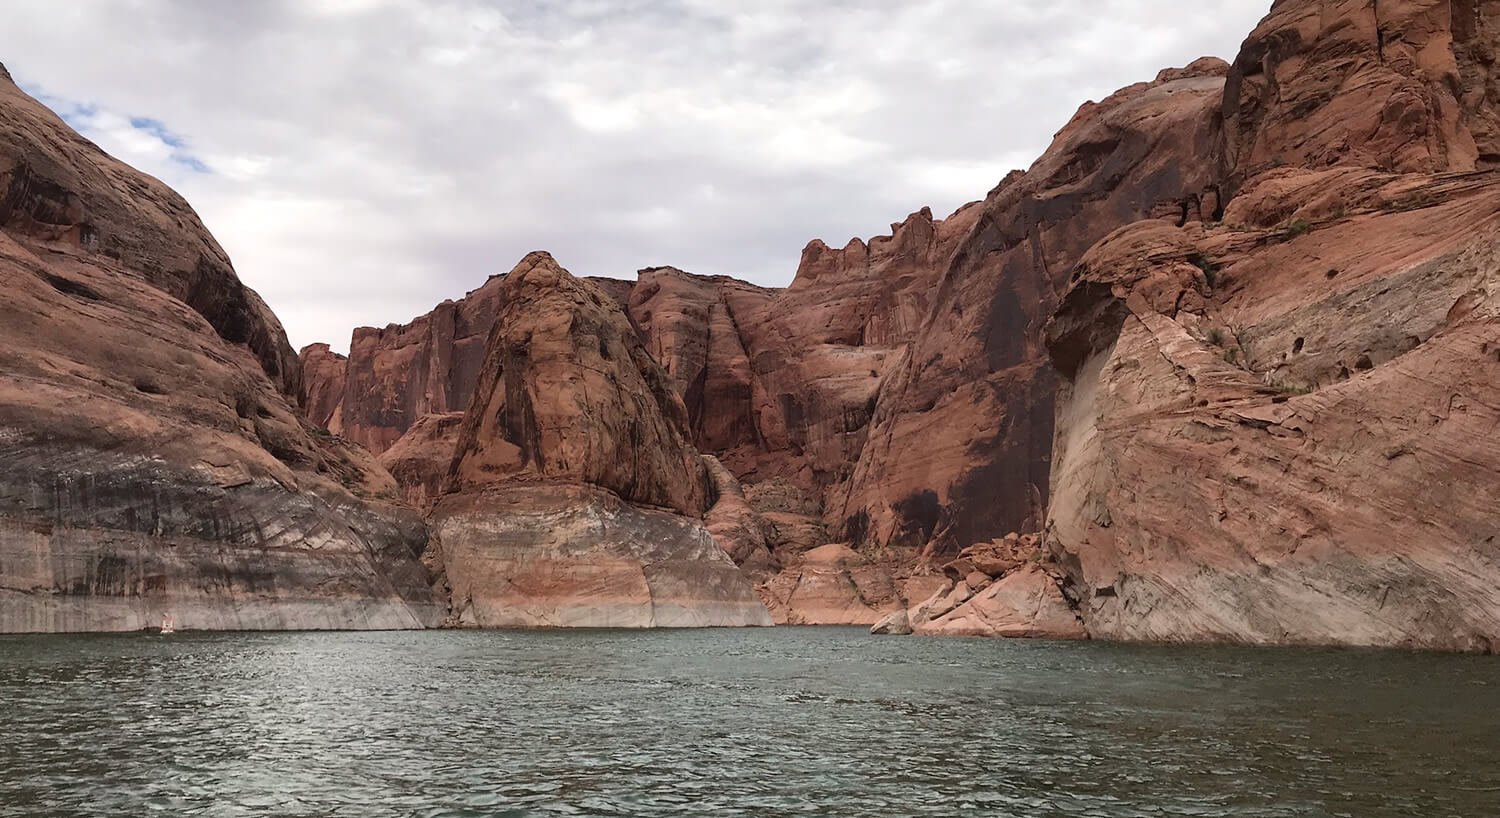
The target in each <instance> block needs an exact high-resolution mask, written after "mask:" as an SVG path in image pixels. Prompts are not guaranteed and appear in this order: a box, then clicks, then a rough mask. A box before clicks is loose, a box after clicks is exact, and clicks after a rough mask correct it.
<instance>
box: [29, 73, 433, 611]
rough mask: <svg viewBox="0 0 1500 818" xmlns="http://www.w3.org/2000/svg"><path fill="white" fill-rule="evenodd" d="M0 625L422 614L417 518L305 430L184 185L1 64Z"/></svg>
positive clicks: (382, 480) (262, 334) (421, 530)
mask: <svg viewBox="0 0 1500 818" xmlns="http://www.w3.org/2000/svg"><path fill="white" fill-rule="evenodd" d="M0 110H3V112H4V116H3V117H0V290H3V291H4V294H5V295H4V297H3V298H0V631H4V632H11V631H87V630H130V629H136V628H141V627H148V626H151V625H154V624H157V623H159V622H160V621H161V618H162V616H163V615H164V614H170V615H172V616H173V617H175V619H176V620H177V623H178V625H179V626H180V627H185V628H233V629H258V628H274V629H291V628H411V627H422V626H423V625H425V624H436V622H437V621H439V620H440V619H441V617H442V605H441V603H440V601H439V600H438V599H437V598H436V597H434V595H433V593H432V591H431V588H430V585H429V581H430V577H429V576H428V575H427V572H426V570H425V569H424V568H423V567H422V565H421V563H420V562H419V561H418V557H419V555H420V553H421V549H422V547H423V545H424V543H425V541H426V532H425V527H424V524H423V522H422V520H421V518H420V517H419V516H418V515H416V514H414V513H412V512H411V511H409V510H404V509H400V508H396V507H394V506H390V505H388V504H386V503H385V502H384V500H383V498H385V497H392V496H394V495H395V492H396V484H395V482H394V481H393V480H392V479H391V478H390V476H389V475H388V474H386V473H385V472H384V471H383V470H382V469H380V467H379V466H378V465H376V464H375V463H374V462H373V460H371V459H370V458H369V456H368V455H367V454H365V453H363V452H361V451H358V450H356V449H351V448H349V447H346V446H344V445H343V444H342V443H340V442H339V441H337V440H335V439H333V438H331V437H327V436H324V435H320V434H317V433H315V432H314V430H312V429H310V428H308V427H307V426H306V425H305V424H304V423H303V421H302V420H301V419H300V418H299V416H298V410H297V407H296V405H295V404H296V399H295V396H296V395H297V394H298V392H299V390H300V388H301V367H300V365H299V363H298V359H297V358H296V357H295V356H294V355H293V354H292V352H291V349H290V347H289V346H288V345H287V342H286V338H285V335H284V333H283V331H282V328H281V325H280V324H279V323H278V322H277V320H276V317H275V316H274V315H273V314H272V313H271V311H270V310H269V309H267V308H266V306H265V304H264V303H262V301H261V300H260V298H259V297H258V296H257V295H256V294H255V293H254V292H253V291H251V290H250V289H248V288H246V287H245V286H244V285H243V284H242V283H240V281H239V280H238V279H237V278H236V277H235V274H234V271H233V269H232V268H231V267H230V263H229V259H228V257H227V256H226V255H225V254H224V251H223V250H222V249H220V247H219V246H218V244H217V243H215V242H214V240H213V238H212V237H211V236H209V234H208V232H207V231H206V230H205V229H204V228H203V225H202V224H201V222H200V221H199V220H198V217H197V216H196V215H195V214H194V213H193V211H192V209H191V208H189V207H188V205H187V203H186V202H184V201H183V200H182V198H181V197H180V196H178V195H177V194H175V193H173V192H172V191H171V190H169V189H167V188H166V187H165V186H163V185H162V184H161V183H159V182H157V181H156V180H154V179H151V178H150V177H147V176H145V175H143V174H141V173H138V172H136V171H134V170H132V169H131V168H128V167H126V166H125V165H123V164H121V163H119V162H117V161H115V160H113V159H111V158H110V157H109V156H107V155H105V154H104V153H103V152H101V151H100V150H99V149H98V148H97V147H95V146H94V145H93V144H92V143H90V142H88V141H87V140H85V139H83V138H82V137H80V136H79V135H78V134H77V133H75V132H74V131H73V130H72V129H70V128H69V127H68V126H67V125H66V124H64V123H63V122H62V121H61V120H60V119H58V118H57V117H56V116H55V115H54V114H52V112H50V111H48V110H47V109H46V108H45V107H43V106H42V105H40V104H39V103H37V102H36V101H35V100H33V99H31V98H30V97H28V96H26V95H25V94H24V93H22V92H21V91H20V90H19V89H18V88H16V87H15V85H13V84H12V83H11V82H10V80H9V78H8V76H7V77H4V78H3V79H0Z"/></svg>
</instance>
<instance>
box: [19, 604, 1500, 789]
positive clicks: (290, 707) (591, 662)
mask: <svg viewBox="0 0 1500 818" xmlns="http://www.w3.org/2000/svg"><path fill="white" fill-rule="evenodd" d="M1497 693H1500V660H1497V659H1494V658H1485V657H1462V656H1443V655H1427V654H1408V653H1377V652H1362V651H1336V650H1260V649H1241V648H1164V647H1144V646H1121V645H1103V644H1091V643H1077V644H1067V643H1064V644H1055V643H1054V644H1049V643H1035V642H1005V641H984V640H959V639H951V640H930V639H917V638H905V639H899V638H884V639H882V638H876V637H870V636H867V635H865V634H864V633H862V632H861V631H859V630H855V629H843V628H778V629H774V630H750V631H686V632H666V631H660V632H644V633H634V632H614V631H580V632H550V633H478V632H441V633H431V632H429V633H391V634H181V633H179V634H177V635H176V636H172V637H160V636H154V635H153V636H147V635H129V636H47V637H5V638H0V815H5V816H10V815H47V816H54V815H128V816H139V815H146V814H150V813H153V812H156V813H160V814H164V815H210V816H238V815H318V816H345V815H347V816H387V815H389V816H408V815H413V816H532V815H536V816H550V815H598V816H658V815H684V816H687V815H744V816H785V815H808V816H812V815H819V816H825V815H826V816H833V815H838V816H846V815H847V816H853V815H860V816H866V815H867V816H901V815H956V814H971V815H1001V816H1028V818H1029V816H1100V817H1101V818H1117V817H1119V818H1123V817H1125V816H1179V815H1181V816H1325V815H1326V816H1337V815H1347V816H1352V817H1353V818H1379V817H1380V816H1424V817H1425V816H1463V818H1472V817H1473V816H1486V815H1495V814H1500V812H1497V810H1500V729H1497V728H1500V695H1497Z"/></svg>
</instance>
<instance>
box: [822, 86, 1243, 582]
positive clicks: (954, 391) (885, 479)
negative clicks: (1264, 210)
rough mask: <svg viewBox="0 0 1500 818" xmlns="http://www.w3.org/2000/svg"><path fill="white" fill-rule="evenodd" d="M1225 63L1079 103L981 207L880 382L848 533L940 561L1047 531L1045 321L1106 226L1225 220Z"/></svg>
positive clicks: (1049, 382)
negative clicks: (977, 546) (1220, 124)
mask: <svg viewBox="0 0 1500 818" xmlns="http://www.w3.org/2000/svg"><path fill="white" fill-rule="evenodd" d="M1225 71H1226V66H1225V64H1224V63H1223V62H1222V61H1217V60H1201V61H1199V62H1197V63H1194V64H1193V65H1191V66H1189V67H1188V68H1186V69H1180V70H1177V71H1172V72H1163V75H1162V77H1160V78H1158V79H1157V80H1156V81H1155V82H1151V83H1141V84H1137V85H1133V86H1130V87H1128V88H1125V89H1123V90H1121V91H1119V92H1117V93H1116V94H1114V95H1112V96H1111V97H1109V98H1108V99H1106V100H1104V101H1103V102H1101V103H1097V104H1095V103H1089V104H1086V105H1084V106H1083V107H1082V108H1080V109H1079V111H1078V113H1077V114H1076V115H1075V116H1074V117H1073V120H1072V121H1071V122H1070V123H1068V125H1067V126H1066V127H1065V128H1063V130H1062V131H1061V132H1060V133H1059V134H1058V135H1057V137H1056V138H1055V139H1054V141H1053V143H1052V146H1051V147H1049V148H1048V150H1047V152H1046V153H1045V154H1043V155H1042V157H1041V158H1040V159H1039V160H1037V162H1036V163H1035V164H1034V165H1032V167H1031V169H1030V170H1028V171H1026V172H1025V173H1019V172H1017V173H1012V174H1011V175H1010V176H1009V177H1007V178H1006V179H1005V181H1003V182H1001V184H1000V186H999V187H997V188H995V189H994V190H993V191H991V192H990V195H989V197H988V198H986V199H985V201H984V202H983V203H982V204H980V205H978V206H976V207H974V208H971V210H972V211H974V212H973V214H972V215H971V217H970V218H971V219H972V223H973V227H972V228H970V229H969V230H968V232H967V233H966V234H965V235H964V236H963V238H962V239H961V241H960V242H959V243H958V246H957V249H956V250H955V251H954V253H953V255H952V257H951V258H950V259H948V260H947V261H946V263H945V265H944V266H943V268H942V272H941V276H940V277H939V278H938V279H937V284H936V291H935V293H934V294H933V296H932V299H933V306H932V309H931V313H930V317H929V320H928V322H927V323H926V325H925V326H924V327H923V328H922V331H921V333H920V334H919V335H918V336H917V337H916V339H915V340H913V341H912V342H911V343H910V344H909V345H908V346H907V347H906V349H905V351H904V352H903V353H902V355H901V356H900V359H899V360H897V361H895V362H894V363H893V365H892V369H891V372H890V374H889V375H888V376H887V377H885V378H884V380H883V382H882V383H881V386H880V392H879V396H878V398H877V399H876V401H875V404H874V406H875V409H874V419H873V421H872V423H871V425H870V429H869V432H868V442H867V443H866V445H865V446H864V448H863V450H862V451H861V453H860V456H859V458H858V460H857V462H856V463H855V465H854V468H853V474H852V476H851V478H850V481H849V485H848V490H847V495H846V499H845V500H844V501H843V504H842V508H841V511H840V515H839V516H841V520H840V528H841V533H842V534H843V536H844V537H846V538H847V539H849V540H852V541H855V542H873V543H879V544H884V545H889V546H896V547H900V548H904V549H911V550H917V549H920V550H921V551H922V552H923V553H924V554H925V555H926V556H927V557H928V558H929V559H943V558H947V557H951V556H952V555H954V554H956V553H957V552H958V550H959V549H961V548H962V547H964V546H965V545H968V544H971V543H975V542H982V541H985V540H988V539H991V538H994V537H997V536H1001V535H1003V534H1005V533H1006V532H1009V531H1012V530H1018V529H1019V530H1037V529H1038V528H1039V527H1040V523H1041V516H1042V509H1043V504H1044V503H1045V501H1046V486H1047V475H1048V468H1049V462H1048V461H1049V449H1050V443H1049V442H1048V441H1049V440H1050V438H1051V429H1052V415H1053V408H1052V396H1053V392H1054V389H1055V379H1054V375H1053V372H1052V370H1051V368H1050V366H1048V364H1047V361H1046V355H1045V351H1044V349H1043V347H1042V343H1041V327H1042V325H1043V324H1044V322H1045V321H1046V319H1047V317H1048V315H1049V314H1050V312H1051V309H1052V305H1053V304H1054V303H1055V300H1056V293H1057V291H1058V290H1059V289H1060V288H1061V287H1063V286H1065V284H1066V280H1067V276H1068V272H1069V270H1070V269H1071V268H1072V266H1073V263H1074V262H1075V261H1076V260H1077V258H1078V257H1079V256H1080V255H1081V254H1082V253H1083V252H1084V251H1085V250H1086V249H1088V247H1089V245H1091V244H1093V243H1094V242H1095V241H1097V240H1098V239H1100V238H1102V237H1103V236H1104V235H1106V234H1107V233H1109V232H1110V231H1112V230H1114V229H1116V228H1118V227H1120V226H1121V225H1123V224H1127V223H1129V222H1132V221H1135V220H1137V219H1141V218H1145V217H1149V216H1161V217H1163V218H1167V219H1170V220H1172V221H1175V222H1179V223H1181V222H1185V221H1188V220H1190V219H1192V220H1196V219H1206V218H1211V217H1212V216H1213V215H1215V211H1216V210H1217V207H1218V203H1217V195H1216V192H1215V188H1214V180H1215V176H1214V173H1213V171H1214V168H1215V160H1214V149H1213V148H1214V138H1215V135H1216V131H1215V129H1214V123H1215V121H1216V117H1217V109H1218V105H1219V101H1220V98H1221V94H1222V89H1223V84H1224V79H1223V75H1224V73H1225ZM830 516H835V515H833V514H830Z"/></svg>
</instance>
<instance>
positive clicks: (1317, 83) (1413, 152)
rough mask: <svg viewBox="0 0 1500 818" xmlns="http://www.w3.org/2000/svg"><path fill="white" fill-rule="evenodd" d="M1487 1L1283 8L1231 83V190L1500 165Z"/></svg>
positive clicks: (1305, 0)
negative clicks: (1354, 169)
mask: <svg viewBox="0 0 1500 818" xmlns="http://www.w3.org/2000/svg"><path fill="white" fill-rule="evenodd" d="M1497 26H1500V8H1497V7H1496V6H1495V5H1494V4H1493V3H1489V2H1482V1H1480V0H1458V1H1457V2H1449V0H1400V1H1399V2H1384V3H1351V2H1336V1H1335V0H1318V1H1317V2H1312V1H1310V0H1299V1H1297V2H1280V3H1276V4H1275V5H1274V6H1273V7H1272V9H1271V13H1270V14H1269V15H1267V16H1266V18H1265V19H1264V20H1263V21H1261V24H1260V25H1259V26H1257V27H1256V29H1255V31H1253V32H1251V34H1250V36H1249V38H1248V39H1246V41H1245V44H1244V46H1243V47H1242V48H1241V50H1240V54H1239V57H1238V59H1236V60H1235V62H1234V69H1233V70H1232V71H1231V72H1230V74H1229V81H1228V85H1227V87H1226V88H1225V94H1224V100H1223V115H1224V123H1225V126H1224V127H1225V132H1226V137H1227V139H1226V144H1227V146H1228V153H1227V155H1226V157H1225V160H1226V163H1227V166H1228V167H1230V168H1232V169H1233V172H1232V174H1231V180H1232V181H1233V182H1234V183H1235V184H1236V185H1237V184H1238V182H1241V181H1244V180H1246V179H1249V178H1250V177H1251V176H1253V175H1255V174H1256V173H1259V172H1262V171H1265V170H1268V169H1271V168H1274V167H1280V166H1291V167H1308V168H1322V167H1328V166H1331V165H1336V164H1354V165H1359V166H1363V167H1370V168H1377V169H1380V170H1385V171H1391V172H1398V173H1399V172H1422V173H1434V172H1440V171H1464V170H1473V169H1475V167H1476V165H1477V164H1478V163H1480V162H1481V161H1482V162H1483V163H1484V164H1485V165H1487V166H1489V165H1493V164H1494V163H1496V162H1497V161H1500V131H1497V129H1496V122H1497V110H1500V109H1497V106H1496V93H1495V89H1496V68H1495V60H1494V56H1495V51H1494V49H1495V42H1496V39H1495V37H1494V36H1493V35H1494V34H1495V33H1496V31H1497Z"/></svg>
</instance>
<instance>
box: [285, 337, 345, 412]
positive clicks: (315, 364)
mask: <svg viewBox="0 0 1500 818" xmlns="http://www.w3.org/2000/svg"><path fill="white" fill-rule="evenodd" d="M297 360H298V361H299V362H300V363H301V365H302V413H303V415H304V416H305V417H306V418H307V419H308V421H310V422H311V423H312V424H313V425H314V426H317V427H319V428H322V429H326V430H328V431H329V432H330V433H332V434H338V433H340V432H342V431H343V429H344V376H345V374H346V373H347V372H348V369H349V359H348V358H346V357H344V356H343V355H340V354H338V353H337V352H334V351H333V350H331V349H329V348H328V345H327V344H309V345H307V346H305V347H303V348H302V351H301V352H300V353H298V354H297Z"/></svg>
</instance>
